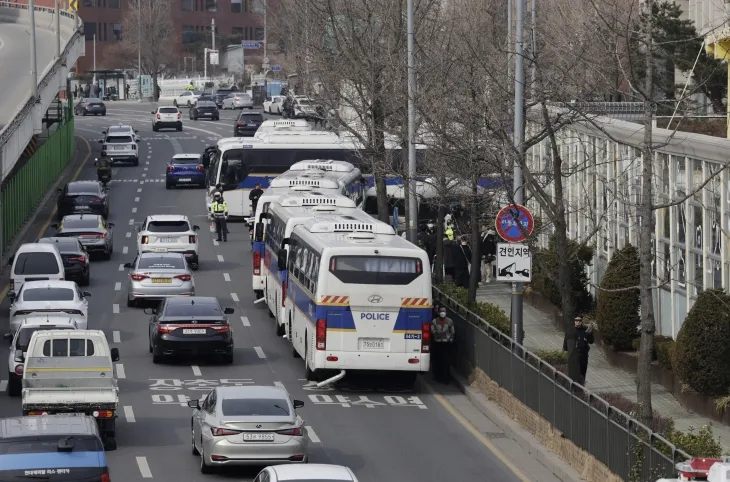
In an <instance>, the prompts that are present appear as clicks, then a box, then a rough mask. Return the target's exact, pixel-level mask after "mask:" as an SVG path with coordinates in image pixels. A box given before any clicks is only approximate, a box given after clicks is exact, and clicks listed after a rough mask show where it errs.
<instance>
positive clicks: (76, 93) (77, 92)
mask: <svg viewBox="0 0 730 482" xmlns="http://www.w3.org/2000/svg"><path fill="white" fill-rule="evenodd" d="M78 96H79V86H78V84H74V99H76V98H78Z"/></svg>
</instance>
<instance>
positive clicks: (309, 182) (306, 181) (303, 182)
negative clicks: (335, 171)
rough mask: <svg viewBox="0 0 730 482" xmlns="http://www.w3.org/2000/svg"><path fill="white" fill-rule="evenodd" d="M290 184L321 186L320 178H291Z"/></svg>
mask: <svg viewBox="0 0 730 482" xmlns="http://www.w3.org/2000/svg"><path fill="white" fill-rule="evenodd" d="M289 185H290V186H311V187H320V186H319V185H320V182H319V179H290V180H289Z"/></svg>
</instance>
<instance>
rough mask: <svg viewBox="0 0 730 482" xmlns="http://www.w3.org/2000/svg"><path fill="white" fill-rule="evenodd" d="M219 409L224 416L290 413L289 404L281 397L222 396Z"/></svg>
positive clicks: (264, 415)
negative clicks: (226, 397)
mask: <svg viewBox="0 0 730 482" xmlns="http://www.w3.org/2000/svg"><path fill="white" fill-rule="evenodd" d="M221 409H222V410H223V415H224V416H226V417H255V416H257V415H259V416H262V417H275V416H277V415H287V416H288V415H290V413H289V404H288V403H287V401H286V400H284V399H283V398H228V399H225V398H224V399H223V404H222V406H221Z"/></svg>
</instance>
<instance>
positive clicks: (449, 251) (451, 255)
mask: <svg viewBox="0 0 730 482" xmlns="http://www.w3.org/2000/svg"><path fill="white" fill-rule="evenodd" d="M457 249H458V247H457V246H456V241H454V240H453V239H449V238H448V237H444V241H443V251H444V262H443V266H444V278H445V279H444V281H446V282H448V281H451V282H452V283H455V282H456V277H455V266H456V261H455V260H456V250H457Z"/></svg>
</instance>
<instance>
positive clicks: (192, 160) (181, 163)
mask: <svg viewBox="0 0 730 482" xmlns="http://www.w3.org/2000/svg"><path fill="white" fill-rule="evenodd" d="M178 186H198V187H205V166H203V159H202V155H201V154H175V155H174V156H172V160H170V162H169V163H168V164H167V174H166V175H165V187H166V188H167V189H172V188H173V187H178Z"/></svg>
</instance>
